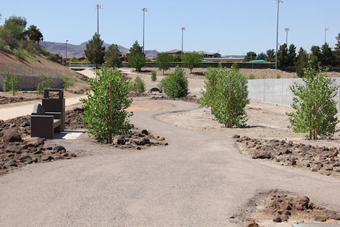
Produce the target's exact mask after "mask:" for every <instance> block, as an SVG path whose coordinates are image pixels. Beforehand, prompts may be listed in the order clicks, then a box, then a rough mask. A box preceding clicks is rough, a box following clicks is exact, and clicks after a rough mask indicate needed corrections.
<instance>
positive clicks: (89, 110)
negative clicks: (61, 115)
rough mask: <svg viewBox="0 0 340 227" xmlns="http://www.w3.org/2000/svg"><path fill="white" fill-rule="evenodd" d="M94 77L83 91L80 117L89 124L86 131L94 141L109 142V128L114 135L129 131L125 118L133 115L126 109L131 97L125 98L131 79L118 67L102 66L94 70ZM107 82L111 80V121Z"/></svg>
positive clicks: (127, 121)
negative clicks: (88, 89)
mask: <svg viewBox="0 0 340 227" xmlns="http://www.w3.org/2000/svg"><path fill="white" fill-rule="evenodd" d="M97 74H98V76H97V77H96V78H91V79H89V83H90V85H91V90H90V91H88V92H87V93H86V95H87V99H81V100H80V101H81V102H83V103H84V106H83V108H84V114H83V115H82V116H81V119H82V120H83V121H84V122H85V123H87V124H88V133H89V134H90V135H93V136H94V137H95V138H96V139H97V140H100V141H103V140H106V141H107V142H111V141H110V131H111V132H112V134H113V135H124V134H128V133H131V129H132V128H133V125H132V124H130V122H129V120H128V118H129V117H131V116H132V115H133V113H132V112H127V111H126V109H127V108H128V107H129V106H130V105H131V103H132V99H130V98H129V97H128V95H129V92H130V84H129V83H130V82H129V81H128V80H124V74H122V73H120V72H119V71H118V70H117V69H115V70H109V69H106V68H104V67H103V68H102V69H101V71H97ZM110 81H112V90H113V92H112V124H110V91H109V87H110Z"/></svg>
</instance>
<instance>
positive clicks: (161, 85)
mask: <svg viewBox="0 0 340 227" xmlns="http://www.w3.org/2000/svg"><path fill="white" fill-rule="evenodd" d="M167 79H168V77H164V78H163V79H161V81H159V83H158V84H157V87H158V88H159V89H160V90H161V91H163V88H164V90H165V84H166V80H167Z"/></svg>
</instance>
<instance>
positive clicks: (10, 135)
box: [2, 128, 22, 142]
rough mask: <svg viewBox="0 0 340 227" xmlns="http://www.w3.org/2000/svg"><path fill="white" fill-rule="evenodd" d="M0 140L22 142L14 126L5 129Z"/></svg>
mask: <svg viewBox="0 0 340 227" xmlns="http://www.w3.org/2000/svg"><path fill="white" fill-rule="evenodd" d="M2 140H3V141H4V142H22V139H21V136H20V134H19V133H18V131H17V130H16V129H14V128H12V129H8V130H6V131H5V132H4V135H3V136H2Z"/></svg>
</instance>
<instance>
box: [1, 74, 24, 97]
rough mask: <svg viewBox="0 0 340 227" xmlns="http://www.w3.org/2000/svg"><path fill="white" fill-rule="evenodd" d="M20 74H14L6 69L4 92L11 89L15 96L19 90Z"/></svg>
mask: <svg viewBox="0 0 340 227" xmlns="http://www.w3.org/2000/svg"><path fill="white" fill-rule="evenodd" d="M19 82H20V81H19V79H18V76H14V75H13V76H12V75H11V74H10V72H9V71H8V70H6V71H5V77H4V78H3V86H2V90H3V91H4V92H6V91H10V92H12V95H13V96H14V95H15V93H16V92H17V91H18V84H19Z"/></svg>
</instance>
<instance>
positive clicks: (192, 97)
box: [150, 95, 199, 103]
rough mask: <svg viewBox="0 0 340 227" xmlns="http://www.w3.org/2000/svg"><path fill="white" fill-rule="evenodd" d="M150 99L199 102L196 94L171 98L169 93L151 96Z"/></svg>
mask: <svg viewBox="0 0 340 227" xmlns="http://www.w3.org/2000/svg"><path fill="white" fill-rule="evenodd" d="M150 100H180V101H185V102H194V103H197V102H198V100H199V99H198V98H197V97H196V95H187V96H186V97H183V98H174V99H173V98H170V97H169V96H167V95H154V96H152V97H151V98H150Z"/></svg>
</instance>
